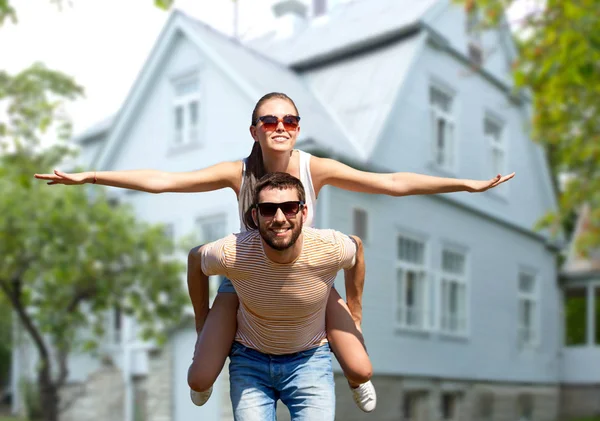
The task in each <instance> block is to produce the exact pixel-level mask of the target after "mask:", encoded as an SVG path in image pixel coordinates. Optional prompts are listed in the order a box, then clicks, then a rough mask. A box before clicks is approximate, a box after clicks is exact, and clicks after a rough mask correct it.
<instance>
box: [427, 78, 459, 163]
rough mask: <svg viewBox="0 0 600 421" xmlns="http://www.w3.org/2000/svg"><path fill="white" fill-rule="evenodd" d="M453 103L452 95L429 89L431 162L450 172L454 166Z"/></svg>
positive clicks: (434, 88) (438, 89) (432, 88)
mask: <svg viewBox="0 0 600 421" xmlns="http://www.w3.org/2000/svg"><path fill="white" fill-rule="evenodd" d="M453 102H454V100H453V97H452V95H450V94H449V93H447V92H446V91H444V90H442V89H440V88H438V87H436V86H431V87H430V88H429V105H430V108H431V132H432V155H433V156H432V158H433V162H434V164H435V165H437V166H439V167H440V168H443V169H446V170H450V171H452V169H453V166H454V119H453V117H452V105H453Z"/></svg>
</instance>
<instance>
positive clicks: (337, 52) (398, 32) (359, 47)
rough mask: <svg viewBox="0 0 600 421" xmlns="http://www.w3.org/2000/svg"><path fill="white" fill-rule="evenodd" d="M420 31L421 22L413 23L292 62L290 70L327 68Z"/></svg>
mask: <svg viewBox="0 0 600 421" xmlns="http://www.w3.org/2000/svg"><path fill="white" fill-rule="evenodd" d="M420 30H421V23H420V22H415V23H411V24H408V25H406V26H402V27H400V28H396V29H394V30H391V31H387V32H384V33H381V34H378V35H376V36H374V37H371V38H366V39H364V40H361V41H359V42H355V43H352V44H347V45H343V46H341V47H339V48H336V49H334V50H331V51H328V52H326V53H323V54H317V55H314V56H312V57H309V58H307V59H303V60H300V61H296V62H292V63H290V68H292V69H293V70H296V71H298V72H302V71H305V70H308V69H313V68H316V67H322V66H326V65H328V64H331V63H333V62H336V61H339V60H344V59H348V58H351V57H354V56H357V55H361V54H364V53H366V52H370V51H373V50H374V49H379V48H383V47H386V46H388V45H389V44H393V43H396V42H398V41H401V40H403V39H405V38H410V37H412V36H413V35H415V34H417V33H418V32H419V31H420Z"/></svg>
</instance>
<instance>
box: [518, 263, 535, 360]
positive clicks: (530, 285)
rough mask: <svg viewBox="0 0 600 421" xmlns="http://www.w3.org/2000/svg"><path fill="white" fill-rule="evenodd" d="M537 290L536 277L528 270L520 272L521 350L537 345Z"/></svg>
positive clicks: (519, 326) (519, 338)
mask: <svg viewBox="0 0 600 421" xmlns="http://www.w3.org/2000/svg"><path fill="white" fill-rule="evenodd" d="M539 306H540V303H539V288H538V280H537V276H536V274H535V273H534V272H532V271H529V270H520V271H519V279H518V329H517V333H518V344H519V346H520V347H521V348H524V347H531V346H535V345H537V344H538V341H539V340H540V337H539V310H540V309H539Z"/></svg>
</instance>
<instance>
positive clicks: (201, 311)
mask: <svg viewBox="0 0 600 421" xmlns="http://www.w3.org/2000/svg"><path fill="white" fill-rule="evenodd" d="M200 248H201V247H200V246H198V247H195V248H193V249H192V250H190V253H189V254H188V267H187V284H188V293H189V294H190V299H191V300H192V306H193V307H194V320H195V322H196V331H197V332H200V331H201V330H202V327H203V326H204V321H205V320H206V316H207V315H208V309H209V307H208V296H209V284H208V276H206V275H205V274H204V272H202V258H201V254H200Z"/></svg>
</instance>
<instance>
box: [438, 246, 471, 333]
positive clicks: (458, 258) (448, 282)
mask: <svg viewBox="0 0 600 421" xmlns="http://www.w3.org/2000/svg"><path fill="white" fill-rule="evenodd" d="M441 266H442V267H441V276H440V300H441V309H440V313H439V314H440V330H441V331H442V332H444V333H449V334H453V335H461V336H464V335H466V334H467V302H468V283H467V255H466V253H464V252H462V251H459V250H455V249H453V248H448V247H444V248H443V249H442V264H441Z"/></svg>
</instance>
